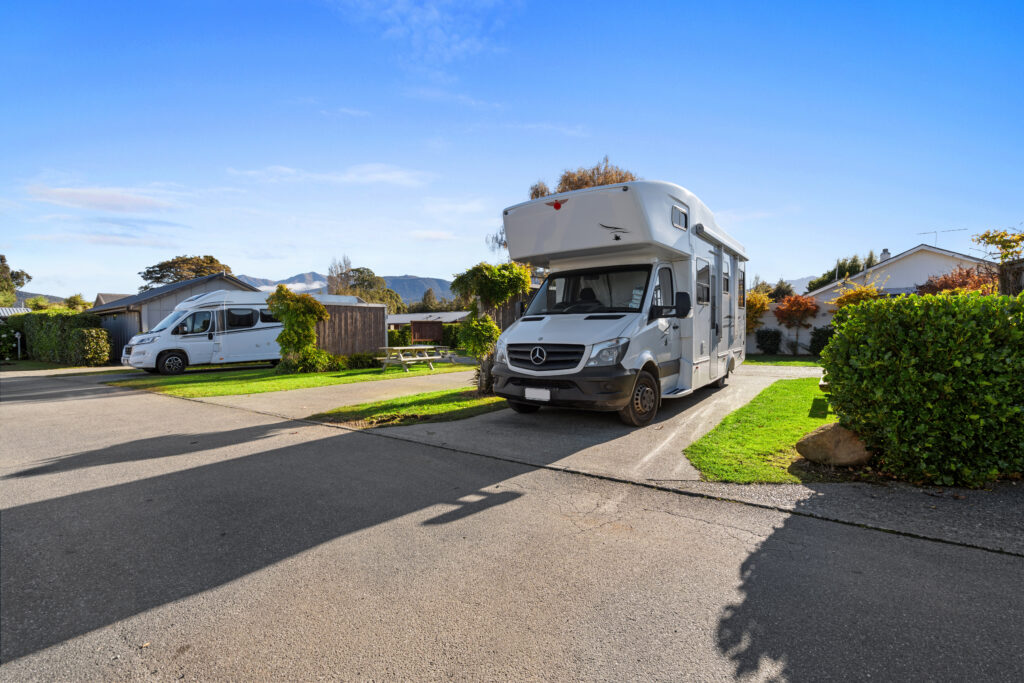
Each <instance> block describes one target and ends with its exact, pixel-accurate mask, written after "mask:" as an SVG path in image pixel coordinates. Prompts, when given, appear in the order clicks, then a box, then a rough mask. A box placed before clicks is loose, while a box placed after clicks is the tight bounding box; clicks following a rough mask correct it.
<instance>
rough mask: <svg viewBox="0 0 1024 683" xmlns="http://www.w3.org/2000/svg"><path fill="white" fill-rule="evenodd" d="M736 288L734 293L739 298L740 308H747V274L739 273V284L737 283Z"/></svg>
mask: <svg viewBox="0 0 1024 683" xmlns="http://www.w3.org/2000/svg"><path fill="white" fill-rule="evenodd" d="M738 287H739V288H738V289H737V290H736V292H737V293H738V294H739V297H740V308H746V307H747V274H746V273H744V272H743V271H742V270H741V271H740V282H739V285H738Z"/></svg>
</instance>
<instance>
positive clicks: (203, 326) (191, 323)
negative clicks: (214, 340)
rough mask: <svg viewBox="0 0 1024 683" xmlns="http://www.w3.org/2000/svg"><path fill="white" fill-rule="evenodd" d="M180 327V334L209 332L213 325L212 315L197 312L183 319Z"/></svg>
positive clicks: (206, 312)
mask: <svg viewBox="0 0 1024 683" xmlns="http://www.w3.org/2000/svg"><path fill="white" fill-rule="evenodd" d="M181 325H182V327H184V330H183V331H182V334H202V333H203V332H209V331H210V328H211V327H212V325H213V314H212V313H210V311H197V312H196V313H193V314H192V315H190V316H189V317H187V318H185V322H183V323H181Z"/></svg>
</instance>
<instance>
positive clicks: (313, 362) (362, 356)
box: [276, 349, 380, 375]
mask: <svg viewBox="0 0 1024 683" xmlns="http://www.w3.org/2000/svg"><path fill="white" fill-rule="evenodd" d="M379 367H380V363H379V362H378V361H377V358H376V356H374V355H373V354H372V353H353V354H352V355H350V356H335V355H334V354H331V353H328V352H327V351H324V350H323V349H307V350H305V351H301V352H299V353H289V354H285V355H284V357H282V358H281V362H280V363H278V364H277V368H276V372H277V374H281V375H289V374H293V373H297V372H337V371H338V370H358V369H362V368H379Z"/></svg>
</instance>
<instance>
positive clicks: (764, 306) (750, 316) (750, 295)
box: [747, 283, 772, 334]
mask: <svg viewBox="0 0 1024 683" xmlns="http://www.w3.org/2000/svg"><path fill="white" fill-rule="evenodd" d="M762 284H764V283H762ZM771 302H772V301H771V299H769V298H768V295H767V294H765V293H764V292H762V291H759V290H751V291H749V292H747V334H753V333H754V331H755V330H756V329H757V328H758V327H760V326H761V325H763V324H764V321H763V320H762V319H761V318H762V316H764V314H765V312H767V311H768V305H769V304H770V303H771Z"/></svg>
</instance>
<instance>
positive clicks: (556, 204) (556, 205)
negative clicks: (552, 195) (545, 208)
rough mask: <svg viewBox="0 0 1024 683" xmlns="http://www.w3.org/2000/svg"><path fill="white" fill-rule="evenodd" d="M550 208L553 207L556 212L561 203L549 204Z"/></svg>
mask: <svg viewBox="0 0 1024 683" xmlns="http://www.w3.org/2000/svg"><path fill="white" fill-rule="evenodd" d="M551 206H553V207H555V211H558V210H559V209H561V208H562V203H561V202H554V203H552V204H551Z"/></svg>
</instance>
